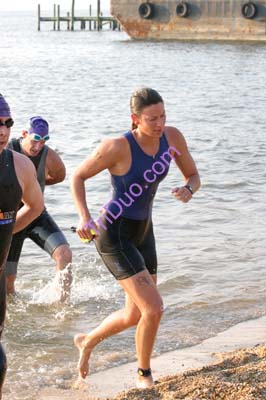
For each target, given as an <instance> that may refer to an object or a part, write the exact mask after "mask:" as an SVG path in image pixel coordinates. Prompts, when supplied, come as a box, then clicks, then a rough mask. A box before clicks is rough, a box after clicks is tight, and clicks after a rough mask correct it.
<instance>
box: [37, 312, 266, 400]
mask: <svg viewBox="0 0 266 400" xmlns="http://www.w3.org/2000/svg"><path fill="white" fill-rule="evenodd" d="M265 343H266V317H262V318H259V319H254V320H250V321H246V322H243V323H240V324H238V325H235V326H233V327H231V328H230V329H228V330H226V331H224V332H221V333H219V334H218V335H217V336H215V337H213V338H210V339H207V340H205V341H204V342H202V343H200V344H199V345H197V346H193V347H190V348H185V349H180V350H176V351H173V352H169V353H165V354H163V355H161V356H158V357H156V358H153V359H152V368H153V375H154V378H155V380H156V382H157V383H156V384H155V385H154V386H153V388H151V389H146V390H139V389H133V388H134V385H135V382H134V379H135V377H136V368H137V364H136V363H135V362H134V363H129V364H125V365H122V366H119V367H115V368H112V369H109V370H105V371H102V372H99V373H95V374H92V375H90V376H89V377H88V378H87V379H86V380H85V381H82V382H80V381H77V382H74V383H73V388H72V389H69V390H63V389H62V390H60V389H52V388H47V389H43V390H42V391H40V392H39V394H38V400H59V399H60V400H63V399H72V400H96V399H97V400H99V399H108V400H157V399H158V400H159V399H160V400H171V399H187V400H201V399H202V400H203V399H205V400H216V399H217V400H220V399H221V400H222V399H224V400H260V399H266V346H265V345H264V344H265ZM32 400H33V399H32Z"/></svg>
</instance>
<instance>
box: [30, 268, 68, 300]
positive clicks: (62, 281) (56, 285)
mask: <svg viewBox="0 0 266 400" xmlns="http://www.w3.org/2000/svg"><path fill="white" fill-rule="evenodd" d="M72 282H73V277H72V265H71V264H70V263H69V264H68V265H67V266H66V267H65V268H64V269H63V270H60V271H57V273H56V275H55V277H54V279H53V280H52V282H49V283H48V284H47V285H46V286H45V287H44V288H42V289H41V290H39V291H38V292H37V293H35V294H34V295H33V299H32V300H33V303H44V304H51V303H56V302H60V303H63V302H65V303H67V302H68V301H69V298H70V291H71V286H72Z"/></svg>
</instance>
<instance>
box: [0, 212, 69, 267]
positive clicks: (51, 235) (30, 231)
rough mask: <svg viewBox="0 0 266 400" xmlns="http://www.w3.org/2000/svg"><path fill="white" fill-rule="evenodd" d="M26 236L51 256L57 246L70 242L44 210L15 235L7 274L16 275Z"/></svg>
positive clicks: (7, 264)
mask: <svg viewBox="0 0 266 400" xmlns="http://www.w3.org/2000/svg"><path fill="white" fill-rule="evenodd" d="M26 238H29V239H31V240H32V241H33V242H34V243H36V244H37V245H38V246H39V247H40V248H41V249H43V250H45V251H46V252H47V253H48V254H50V256H51V255H52V254H53V252H54V251H55V249H56V248H57V247H59V246H61V245H62V244H68V242H67V240H66V238H65V236H64V234H63V233H62V232H61V230H60V229H59V227H58V226H57V224H56V223H55V221H54V220H53V218H52V217H51V216H50V214H49V213H48V212H47V211H46V210H44V211H43V212H42V214H41V215H40V216H39V217H38V218H36V219H35V220H34V221H33V222H32V223H31V224H29V225H28V226H27V227H26V228H25V229H23V230H22V231H20V232H18V233H16V234H15V235H13V237H12V242H11V246H10V249H9V254H8V257H7V262H6V270H5V272H6V275H16V273H17V266H18V262H19V258H20V254H21V250H22V247H23V243H24V240H25V239H26Z"/></svg>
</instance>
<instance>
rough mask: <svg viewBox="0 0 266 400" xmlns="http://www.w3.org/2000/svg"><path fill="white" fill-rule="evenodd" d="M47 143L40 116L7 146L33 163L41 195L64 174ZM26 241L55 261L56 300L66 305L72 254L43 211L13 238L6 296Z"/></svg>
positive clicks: (11, 288)
mask: <svg viewBox="0 0 266 400" xmlns="http://www.w3.org/2000/svg"><path fill="white" fill-rule="evenodd" d="M48 140H49V125H48V122H47V121H46V120H45V119H43V118H42V117H40V116H35V117H32V118H31V119H30V126H29V128H28V130H25V131H23V132H22V137H21V138H19V139H15V138H13V139H12V140H11V141H10V142H9V144H8V147H9V148H11V149H12V150H15V151H17V152H19V153H22V154H24V155H26V156H27V157H28V158H29V159H30V160H31V161H32V163H33V164H34V166H35V168H36V172H37V179H38V182H39V184H40V186H41V189H42V191H44V189H45V186H46V185H55V184H56V183H59V182H62V181H63V180H64V179H65V174H66V171H65V166H64V163H63V161H62V160H61V158H60V156H59V155H58V154H57V153H56V152H55V151H54V150H52V149H51V148H50V147H48V146H47V144H46V143H47V141H48ZM26 238H30V239H31V240H32V241H33V242H34V243H36V244H37V245H38V246H39V247H40V248H41V249H43V250H45V251H46V252H47V253H48V254H49V255H50V256H51V257H52V258H53V259H54V260H55V262H56V270H57V271H62V273H61V274H59V275H58V278H59V280H58V289H59V300H60V301H65V300H66V299H67V298H68V297H69V294H70V287H71V282H72V273H71V261H72V252H71V250H70V248H69V245H68V243H67V240H66V238H65V236H64V234H63V233H62V231H61V230H60V228H59V227H58V226H57V224H56V223H55V221H54V220H53V218H52V217H51V216H50V214H49V213H48V211H47V210H46V209H45V210H44V211H43V213H42V214H41V215H40V216H39V217H38V218H37V219H36V220H34V221H33V222H32V223H31V224H30V225H28V226H27V227H26V228H25V229H23V231H21V232H19V233H18V234H16V235H14V236H13V239H12V242H11V246H10V251H9V254H8V257H7V263H6V284H7V293H8V294H13V293H15V279H16V275H17V267H18V262H19V258H20V254H21V250H22V246H23V242H24V240H25V239H26ZM65 267H66V268H65Z"/></svg>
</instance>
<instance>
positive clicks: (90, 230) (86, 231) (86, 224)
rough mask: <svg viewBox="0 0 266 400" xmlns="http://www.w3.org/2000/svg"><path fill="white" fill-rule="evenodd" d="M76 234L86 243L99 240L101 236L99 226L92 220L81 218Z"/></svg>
mask: <svg viewBox="0 0 266 400" xmlns="http://www.w3.org/2000/svg"><path fill="white" fill-rule="evenodd" d="M76 232H77V234H78V235H79V237H80V239H81V241H82V242H85V243H86V242H91V241H92V240H93V239H97V238H98V237H99V234H100V232H99V229H98V226H97V224H96V223H95V222H94V221H93V219H92V218H90V219H89V220H84V219H83V218H81V219H80V221H79V223H78V226H77V228H76Z"/></svg>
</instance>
